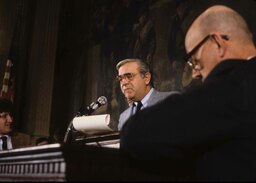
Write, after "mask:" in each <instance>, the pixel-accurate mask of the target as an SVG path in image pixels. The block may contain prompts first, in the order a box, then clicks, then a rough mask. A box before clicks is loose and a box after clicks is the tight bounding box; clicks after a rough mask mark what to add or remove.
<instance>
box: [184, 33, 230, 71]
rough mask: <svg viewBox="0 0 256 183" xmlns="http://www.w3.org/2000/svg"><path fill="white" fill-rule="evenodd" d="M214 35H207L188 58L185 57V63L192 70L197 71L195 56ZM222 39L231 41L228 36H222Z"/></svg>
mask: <svg viewBox="0 0 256 183" xmlns="http://www.w3.org/2000/svg"><path fill="white" fill-rule="evenodd" d="M211 36H212V35H211V34H209V35H207V36H206V37H205V38H204V39H203V40H202V41H200V42H199V43H198V44H197V45H196V46H195V47H194V48H193V49H192V50H191V51H190V52H189V53H188V54H187V55H186V56H185V58H184V59H185V61H186V62H187V64H188V65H189V66H190V67H191V68H192V69H195V67H196V65H198V63H196V62H195V60H194V59H193V57H192V56H193V55H194V54H195V53H196V52H197V51H198V49H199V48H200V47H201V46H202V45H203V44H204V43H205V42H206V41H207V40H208V39H209V38H210V37H211ZM221 38H222V39H225V40H229V37H228V36H227V35H221Z"/></svg>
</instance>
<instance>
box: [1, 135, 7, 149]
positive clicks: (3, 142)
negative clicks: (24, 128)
mask: <svg viewBox="0 0 256 183" xmlns="http://www.w3.org/2000/svg"><path fill="white" fill-rule="evenodd" d="M1 139H2V150H7V149H8V148H7V137H6V136H2V137H1Z"/></svg>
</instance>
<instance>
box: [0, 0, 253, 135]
mask: <svg viewBox="0 0 256 183" xmlns="http://www.w3.org/2000/svg"><path fill="white" fill-rule="evenodd" d="M190 3H191V4H190V5H189V16H187V17H186V19H184V21H183V23H182V26H181V27H182V31H184V33H185V31H186V29H187V27H188V26H189V25H190V23H191V22H192V21H193V19H194V17H196V16H197V15H198V14H199V13H200V12H201V11H203V10H204V9H205V8H206V7H208V6H210V5H213V4H219V3H221V4H226V5H229V6H231V7H233V8H234V9H236V10H237V11H238V12H239V13H241V14H242V16H244V17H245V19H246V20H247V22H248V24H249V26H250V28H251V30H252V32H253V33H254V34H255V33H256V26H255V19H256V12H255V11H254V10H255V9H256V2H255V1H254V0H247V1H242V0H235V1H234V0H211V1H205V0H191V2H190ZM176 5H177V1H176V0H131V1H130V0H86V1H84V0H0V78H3V74H4V70H3V69H4V66H5V63H6V60H7V58H11V59H12V60H13V62H14V68H15V69H14V73H15V78H16V80H15V87H16V88H15V100H14V104H15V115H16V116H15V119H16V122H15V125H16V128H17V129H18V130H19V131H22V132H25V133H28V134H30V135H32V136H35V137H37V136H48V135H49V134H51V135H52V134H53V132H55V131H60V132H62V134H64V132H65V130H66V128H67V125H68V123H69V122H70V121H71V120H72V118H73V117H74V115H75V114H76V112H77V111H78V110H79V108H80V107H81V106H86V105H88V104H90V103H91V102H92V101H96V100H97V98H98V97H99V96H101V95H104V96H106V97H107V98H108V101H109V102H108V105H106V106H104V107H102V108H101V109H100V110H99V111H98V113H105V112H108V113H111V116H112V126H113V128H116V125H117V119H118V114H119V113H120V112H121V111H122V110H124V109H125V107H126V102H125V100H124V98H123V96H122V94H121V93H120V88H119V84H118V83H117V82H116V81H115V79H114V77H115V75H116V74H117V72H116V70H115V64H116V63H117V62H118V61H119V60H121V59H124V58H127V57H131V56H132V55H131V52H128V50H129V46H130V45H131V44H130V43H131V36H132V32H133V30H134V28H135V26H134V25H135V24H137V23H138V15H139V14H140V12H141V8H146V9H148V10H149V15H150V16H149V17H150V19H151V21H152V25H153V26H152V27H153V29H154V31H155V36H154V39H155V49H154V51H153V54H152V55H153V56H152V58H151V59H150V60H149V62H150V64H151V66H152V68H153V71H154V73H155V85H156V88H157V89H159V90H161V91H169V90H181V91H182V90H185V89H186V87H188V86H190V84H191V78H190V72H189V70H188V69H187V67H186V65H185V64H184V63H182V62H181V61H180V60H181V58H179V57H177V58H176V57H175V58H174V57H172V55H170V53H171V51H172V50H173V49H174V48H178V46H176V44H177V42H176V43H175V45H174V46H173V45H172V42H170V40H171V41H173V40H172V39H170V30H171V29H170V28H171V25H172V23H171V22H172V20H173V19H172V18H173V15H175V13H176ZM151 38H152V37H151ZM179 46H181V45H179ZM181 47H182V46H181ZM179 56H181V54H179ZM0 83H2V80H1V79H0Z"/></svg>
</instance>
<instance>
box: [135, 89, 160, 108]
mask: <svg viewBox="0 0 256 183" xmlns="http://www.w3.org/2000/svg"><path fill="white" fill-rule="evenodd" d="M154 90H155V89H154V88H151V89H150V90H149V92H148V93H147V95H146V96H145V97H144V98H143V99H142V100H141V103H142V105H143V107H142V108H144V107H146V106H147V104H148V100H149V98H150V96H151V95H152V93H153V91H154ZM134 103H135V105H136V106H137V102H134Z"/></svg>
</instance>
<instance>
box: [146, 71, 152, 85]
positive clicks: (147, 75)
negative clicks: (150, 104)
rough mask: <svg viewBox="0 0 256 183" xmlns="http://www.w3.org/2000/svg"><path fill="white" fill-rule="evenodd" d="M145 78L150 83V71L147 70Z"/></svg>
mask: <svg viewBox="0 0 256 183" xmlns="http://www.w3.org/2000/svg"><path fill="white" fill-rule="evenodd" d="M144 79H145V83H146V84H147V85H148V84H149V83H150V80H151V74H150V73H149V72H146V73H145V74H144Z"/></svg>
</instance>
